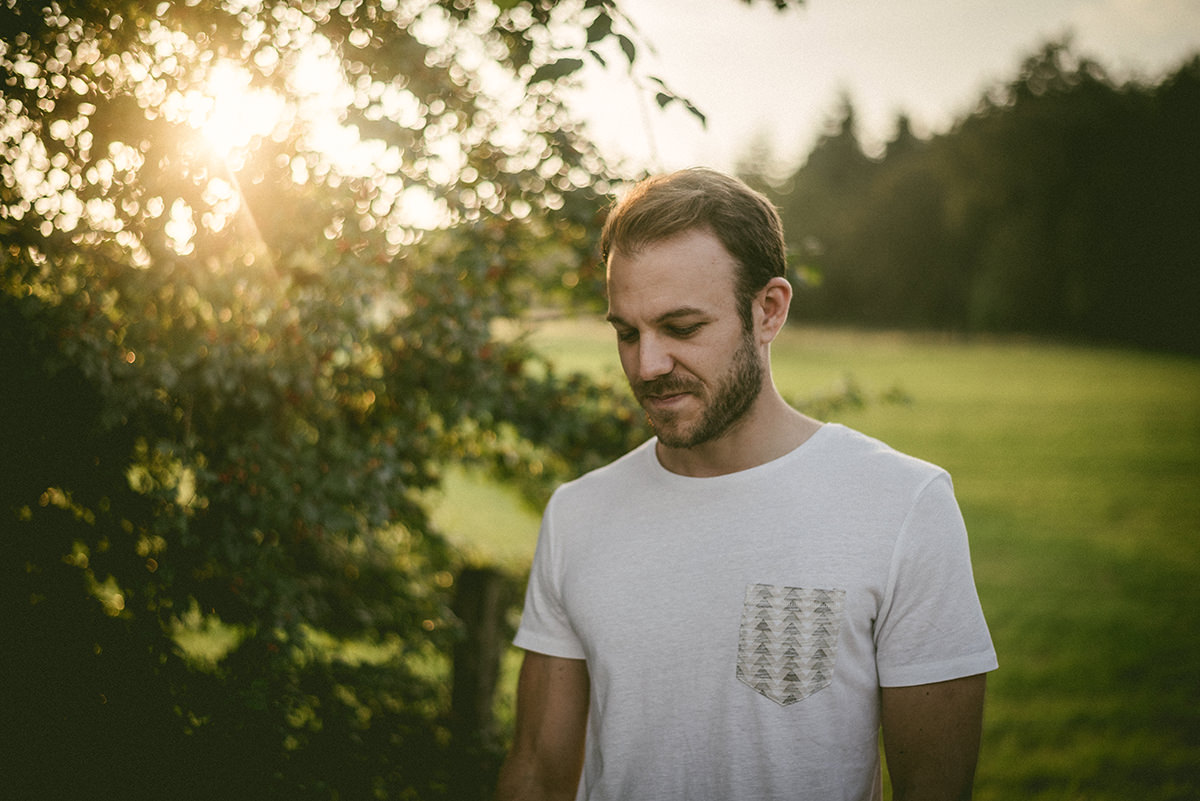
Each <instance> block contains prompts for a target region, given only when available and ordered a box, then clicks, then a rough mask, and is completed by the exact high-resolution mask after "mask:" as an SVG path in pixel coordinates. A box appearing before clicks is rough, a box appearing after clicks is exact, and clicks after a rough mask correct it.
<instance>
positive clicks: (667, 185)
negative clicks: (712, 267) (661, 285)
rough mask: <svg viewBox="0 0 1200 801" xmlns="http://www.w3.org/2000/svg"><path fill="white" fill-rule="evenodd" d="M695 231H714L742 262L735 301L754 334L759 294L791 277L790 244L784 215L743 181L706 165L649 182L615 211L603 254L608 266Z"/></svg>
mask: <svg viewBox="0 0 1200 801" xmlns="http://www.w3.org/2000/svg"><path fill="white" fill-rule="evenodd" d="M692 230H707V231H709V232H710V233H712V234H713V235H714V236H716V238H717V239H718V240H720V242H721V244H722V245H723V246H724V247H725V250H727V251H729V254H730V255H731V256H733V258H734V259H735V260H736V261H737V264H738V274H737V278H736V283H735V290H734V292H735V299H736V301H737V306H738V314H739V315H740V316H741V318H742V325H743V326H744V327H745V328H746V329H747V330H749V329H750V328H751V327H752V325H753V323H752V320H751V316H750V304H751V302H752V301H753V300H754V296H755V295H757V294H758V292H759V290H760V289H762V288H763V287H764V286H766V285H767V282H768V281H770V280H771V279H772V278H775V277H777V276H778V277H785V276H786V272H787V246H786V245H785V244H784V240H783V223H782V222H781V221H780V219H779V212H778V211H776V210H775V207H774V206H772V205H771V202H770V201H768V200H767V199H766V198H765V197H763V196H762V195H761V194H760V193H758V192H756V191H754V190H753V189H751V188H750V187H749V186H747V185H746V184H745V183H744V182H742V181H740V180H738V179H737V178H733V177H731V176H728V175H725V174H723V173H720V172H717V171H716V170H710V169H707V168H704V167H693V168H691V169H686V170H680V171H678V172H673V173H668V174H666V175H658V176H655V177H653V178H647V179H646V180H644V181H642V182H641V183H639V184H638V185H637V186H635V187H634V188H633V189H632V190H630V192H629V194H628V195H626V196H625V197H624V198H623V199H622V200H621V201H620V202H619V203H617V204H616V206H614V207H613V209H612V211H611V212H610V213H609V215H608V219H607V220H606V221H605V223H604V230H603V232H602V233H601V235H600V251H601V254H602V255H603V258H604V261H605V262H606V263H607V262H608V259H609V257H610V256H611V255H612V254H613V253H614V252H617V251H619V252H621V253H622V254H625V255H632V254H635V253H637V252H638V250H640V249H641V248H644V247H646V246H647V245H651V244H653V243H655V242H659V241H661V240H663V239H667V238H669V237H672V236H675V235H677V234H682V233H684V232H685V231H692Z"/></svg>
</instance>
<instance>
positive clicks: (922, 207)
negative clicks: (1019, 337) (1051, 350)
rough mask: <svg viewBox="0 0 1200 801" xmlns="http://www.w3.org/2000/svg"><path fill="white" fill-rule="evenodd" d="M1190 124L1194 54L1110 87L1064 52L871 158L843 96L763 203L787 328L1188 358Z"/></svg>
mask: <svg viewBox="0 0 1200 801" xmlns="http://www.w3.org/2000/svg"><path fill="white" fill-rule="evenodd" d="M1198 130H1200V58H1197V59H1193V60H1192V61H1190V62H1188V63H1186V64H1184V65H1182V66H1181V67H1180V68H1179V69H1178V70H1177V71H1176V72H1175V73H1174V74H1172V75H1170V76H1169V77H1167V78H1166V79H1164V80H1162V81H1161V82H1160V83H1158V84H1156V85H1145V84H1140V83H1134V82H1130V83H1124V84H1118V83H1116V82H1114V81H1113V80H1112V79H1110V78H1109V77H1108V76H1107V75H1106V73H1105V72H1104V70H1103V69H1102V68H1101V67H1100V65H1098V64H1096V63H1094V62H1091V61H1088V60H1086V59H1082V58H1080V57H1078V56H1076V55H1075V54H1074V53H1073V52H1072V50H1071V48H1070V46H1069V45H1068V44H1065V43H1053V44H1050V45H1047V46H1046V47H1044V48H1043V49H1042V50H1041V51H1040V52H1038V53H1037V54H1035V55H1034V56H1032V57H1030V58H1029V59H1028V60H1026V61H1025V63H1024V64H1023V65H1022V67H1021V69H1020V73H1019V75H1018V77H1017V78H1016V79H1015V80H1014V81H1013V82H1012V83H1010V84H1009V85H1007V86H1005V87H1002V88H999V89H997V90H995V91H993V92H991V93H989V94H988V95H987V96H986V97H984V98H983V99H982V100H981V102H980V104H979V106H978V108H977V109H976V110H975V112H974V113H972V114H971V115H970V116H968V117H967V118H965V119H963V120H961V121H960V122H959V123H958V124H957V125H956V126H955V127H954V128H953V129H952V130H950V131H948V132H946V133H944V134H941V135H938V136H935V137H932V138H931V139H929V140H927V141H922V140H919V139H917V138H916V137H914V136H913V135H912V134H911V131H910V130H909V128H908V126H907V121H906V120H904V119H903V118H901V120H900V121H899V124H898V130H897V134H896V137H895V139H894V140H893V141H892V142H890V143H889V144H888V146H887V150H886V152H885V153H884V154H883V156H882V157H880V158H878V159H874V160H872V159H868V158H867V157H866V156H864V155H863V153H862V150H861V149H860V147H859V146H858V142H857V139H856V137H855V132H854V115H853V107H852V105H850V104H849V102H847V103H846V105H845V106H844V109H843V112H842V114H841V115H840V124H839V125H838V126H837V127H836V129H834V130H831V131H830V133H829V134H827V135H826V136H825V137H824V138H822V139H821V140H820V141H819V142H818V144H817V145H816V146H815V148H814V150H813V151H812V153H811V154H810V156H809V157H808V160H807V162H806V163H805V164H804V165H803V166H801V167H800V168H799V169H798V170H797V171H796V172H795V173H794V175H792V176H791V178H790V179H789V180H788V182H787V185H788V186H789V187H791V189H790V191H788V192H782V191H780V192H777V197H776V201H777V202H778V204H779V205H780V207H781V211H782V213H783V215H784V217H785V225H786V227H787V230H788V232H789V236H790V238H791V241H790V246H791V247H792V249H793V251H794V254H795V264H796V265H797V269H798V271H800V272H801V273H802V274H801V275H799V276H798V277H799V278H800V282H801V283H802V284H805V283H807V287H806V288H803V289H802V290H801V292H800V293H799V297H798V299H797V312H798V313H797V315H796V318H797V319H802V320H810V321H811V320H821V321H832V322H840V323H849V324H859V325H869V326H905V327H937V328H947V329H954V330H958V331H963V332H984V331H994V332H1002V331H1009V332H1013V331H1019V332H1027V333H1035V334H1044V335H1051V336H1063V337H1073V338H1085V339H1088V340H1094V341H1106V342H1122V343H1127V344H1133V345H1137V346H1145V347H1152V348H1166V349H1173V350H1182V351H1187V352H1192V353H1197V352H1200V320H1198V318H1197V316H1196V309H1197V308H1200V225H1197V223H1196V221H1197V220H1200V192H1198V191H1197V187H1200V148H1197V147H1196V145H1195V141H1194V137H1195V133H1196V131H1198ZM806 279H807V280H806Z"/></svg>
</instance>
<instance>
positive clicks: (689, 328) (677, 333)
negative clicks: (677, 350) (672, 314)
mask: <svg viewBox="0 0 1200 801" xmlns="http://www.w3.org/2000/svg"><path fill="white" fill-rule="evenodd" d="M703 327H704V323H695V324H693V325H675V326H671V327H670V328H669V329H667V331H668V332H669V333H670V334H671V336H673V337H677V338H679V339H687V338H688V337H690V336H691V335H692V334H695V333H696V332H697V331H699V330H700V329H701V328H703Z"/></svg>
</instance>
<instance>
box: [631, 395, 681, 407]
mask: <svg viewBox="0 0 1200 801" xmlns="http://www.w3.org/2000/svg"><path fill="white" fill-rule="evenodd" d="M690 394H691V393H689V392H663V393H658V394H655V395H643V396H642V403H644V404H649V405H651V406H675V405H677V404H679V403H682V402H683V400H684V399H685V398H687V397H688V396H689V395H690Z"/></svg>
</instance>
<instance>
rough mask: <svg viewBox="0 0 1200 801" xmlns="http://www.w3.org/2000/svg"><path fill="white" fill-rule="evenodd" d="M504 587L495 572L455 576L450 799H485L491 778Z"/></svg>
mask: <svg viewBox="0 0 1200 801" xmlns="http://www.w3.org/2000/svg"><path fill="white" fill-rule="evenodd" d="M506 588H507V581H506V578H505V576H504V575H503V574H502V573H500V572H499V571H497V570H493V569H491V568H467V569H466V570H464V571H463V572H462V574H461V575H460V576H459V577H458V588H457V590H456V592H455V597H454V605H453V609H454V614H455V615H457V616H458V619H459V620H461V621H462V624H463V629H464V636H463V637H462V639H461V640H460V641H459V642H458V643H457V644H456V645H455V647H454V674H453V686H452V688H451V698H450V713H451V735H452V736H453V738H454V750H455V752H456V755H457V757H458V759H459V760H460V770H458V771H456V775H455V777H454V779H455V783H456V784H458V785H459V786H458V787H456V788H455V790H456V792H455V796H456V797H457V798H462V799H464V800H465V799H483V798H486V797H487V796H488V795H489V794H490V791H491V781H492V780H494V777H493V776H492V775H491V773H492V770H491V768H492V767H494V766H492V765H490V764H489V762H490V760H489V756H494V754H491V752H493V751H494V750H495V743H494V742H493V740H494V738H495V734H494V731H493V726H492V724H493V719H492V718H493V715H492V705H493V700H494V698H495V694H496V681H497V678H498V677H499V674H500V655H501V652H502V651H503V648H504V644H505V643H504V639H503V623H504V615H505V612H506V611H507V605H506V595H507V592H506Z"/></svg>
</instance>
